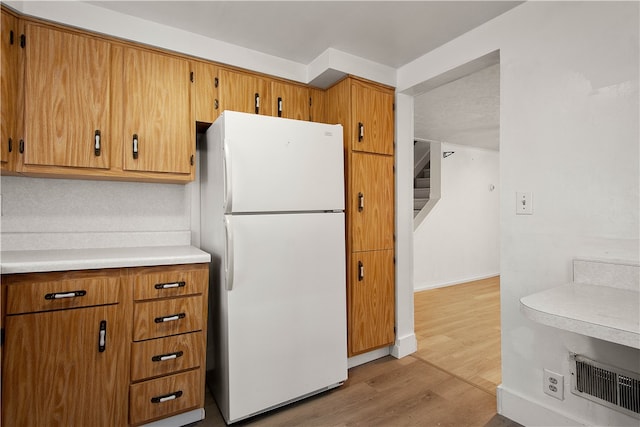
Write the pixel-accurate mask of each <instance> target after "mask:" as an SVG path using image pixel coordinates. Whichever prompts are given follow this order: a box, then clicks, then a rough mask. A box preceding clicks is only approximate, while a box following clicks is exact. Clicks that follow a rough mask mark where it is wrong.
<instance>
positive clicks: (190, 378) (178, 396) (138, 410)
mask: <svg viewBox="0 0 640 427" xmlns="http://www.w3.org/2000/svg"><path fill="white" fill-rule="evenodd" d="M129 391H130V392H129V421H130V423H131V424H140V423H144V422H147V421H151V420H154V419H157V418H161V417H167V416H170V415H174V414H177V413H180V412H184V411H187V410H191V409H195V408H198V407H201V406H202V404H203V397H204V381H203V374H202V370H201V369H196V370H193V371H189V372H184V373H182V374H176V375H170V376H167V377H162V378H158V379H155V380H149V381H144V382H141V383H138V384H133V385H131V387H130V390H129Z"/></svg>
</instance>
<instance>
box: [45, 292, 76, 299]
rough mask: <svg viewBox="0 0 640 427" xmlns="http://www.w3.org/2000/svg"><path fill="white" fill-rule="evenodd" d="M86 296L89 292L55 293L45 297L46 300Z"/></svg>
mask: <svg viewBox="0 0 640 427" xmlns="http://www.w3.org/2000/svg"><path fill="white" fill-rule="evenodd" d="M86 294H87V291H69V292H54V293H52V294H46V295H45V296H44V299H62V298H75V297H83V296H85V295H86Z"/></svg>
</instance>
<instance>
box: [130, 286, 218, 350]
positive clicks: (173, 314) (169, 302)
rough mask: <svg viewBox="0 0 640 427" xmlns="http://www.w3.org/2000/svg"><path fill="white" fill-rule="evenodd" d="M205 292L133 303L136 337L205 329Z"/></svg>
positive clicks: (145, 338)
mask: <svg viewBox="0 0 640 427" xmlns="http://www.w3.org/2000/svg"><path fill="white" fill-rule="evenodd" d="M203 301H204V299H203V297H202V295H196V296H191V297H180V298H170V299H162V300H152V301H145V302H138V303H136V304H135V306H134V317H133V340H134V341H142V340H147V339H150V338H159V337H164V336H168V335H176V334H183V333H185V332H193V331H199V330H202V327H203V323H204V320H203V316H204V315H205V313H206V310H205V309H204V307H203Z"/></svg>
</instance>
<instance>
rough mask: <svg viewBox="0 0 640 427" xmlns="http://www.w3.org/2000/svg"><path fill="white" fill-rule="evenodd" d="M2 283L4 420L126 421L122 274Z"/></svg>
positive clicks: (53, 276)
mask: <svg viewBox="0 0 640 427" xmlns="http://www.w3.org/2000/svg"><path fill="white" fill-rule="evenodd" d="M114 274H115V276H114ZM56 284H57V286H56ZM104 286H108V288H109V289H105V288H104ZM3 287H4V288H5V289H4V291H5V292H6V293H7V294H8V296H9V298H8V301H7V302H8V303H9V304H8V305H9V307H8V310H7V311H6V315H5V317H4V329H5V341H4V344H3V359H2V363H3V366H2V374H3V375H2V424H3V425H4V426H14V425H15V426H35V425H47V426H87V425H91V426H105V427H107V426H114V425H126V424H127V399H126V396H127V386H128V377H129V375H128V370H127V366H128V360H127V357H128V354H129V353H128V339H127V331H128V329H127V324H128V322H127V320H126V316H124V315H123V314H124V312H125V311H126V308H125V304H122V303H121V301H122V298H123V294H122V292H123V288H122V286H121V283H120V280H119V279H118V276H117V272H116V273H114V272H111V271H102V272H99V273H96V272H89V273H85V272H69V273H65V274H59V273H50V274H49V273H38V274H27V275H15V276H9V277H6V276H5V277H3ZM38 288H41V289H38ZM72 293H73V295H72ZM84 298H87V300H83V299H84ZM60 300H65V301H78V302H77V303H65V304H66V306H67V307H63V306H60V304H59V301H60ZM83 301H84V302H83ZM49 304H50V305H49ZM71 306H73V307H74V308H71ZM43 310H46V311H43Z"/></svg>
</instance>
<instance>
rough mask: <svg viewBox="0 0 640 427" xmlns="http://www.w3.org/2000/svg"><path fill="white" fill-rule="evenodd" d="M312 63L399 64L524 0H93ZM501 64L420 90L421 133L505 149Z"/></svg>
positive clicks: (417, 101) (417, 127) (417, 110)
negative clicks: (341, 57) (344, 58)
mask: <svg viewBox="0 0 640 427" xmlns="http://www.w3.org/2000/svg"><path fill="white" fill-rule="evenodd" d="M87 3H90V4H93V5H96V6H99V7H102V8H106V9H110V10H113V11H116V12H120V13H123V14H126V15H131V16H135V17H138V18H141V19H145V20H148V21H152V22H156V23H159V24H163V25H166V26H170V27H174V28H179V29H182V30H185V31H189V32H192V33H196V34H199V35H202V36H206V37H209V38H212V39H216V40H220V41H223V42H227V43H230V44H233V45H236V46H241V47H244V48H248V49H251V50H255V51H259V52H262V53H266V54H269V55H273V56H276V57H280V58H284V59H287V60H291V61H294V62H297V63H300V64H305V65H308V64H309V63H311V62H312V61H313V60H314V59H315V58H317V57H318V56H319V55H321V54H322V53H323V52H324V51H325V50H327V49H329V48H333V49H337V50H339V51H342V52H345V53H348V54H351V55H355V56H358V57H360V58H364V59H367V60H370V61H373V62H376V63H379V64H383V65H386V66H389V67H392V68H399V67H401V66H403V65H405V64H407V63H409V62H411V61H413V60H414V59H416V58H418V57H420V56H422V55H424V54H425V53H427V52H429V51H431V50H433V49H435V48H437V47H439V46H441V45H443V44H445V43H447V42H448V41H450V40H452V39H454V38H456V37H458V36H460V35H462V34H464V33H466V32H468V31H470V30H471V29H473V28H475V27H477V26H480V25H482V24H483V23H485V22H487V21H489V20H491V19H493V18H494V17H496V16H498V15H500V14H502V13H504V12H506V11H508V10H509V9H511V8H513V7H515V6H517V5H519V4H521V3H522V1H504V0H503V1H482V0H476V1H87ZM498 121H499V67H497V66H493V67H489V68H488V69H487V71H484V70H481V71H479V72H475V73H473V74H471V75H469V76H467V77H463V78H460V79H457V80H455V81H453V82H451V83H448V84H445V85H440V86H437V87H435V89H431V90H430V91H429V92H427V93H424V94H421V95H418V96H416V97H415V137H416V138H421V139H429V140H436V141H443V142H451V143H456V144H462V145H473V146H478V147H483V148H490V149H495V150H497V149H498V130H499V122H498Z"/></svg>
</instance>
